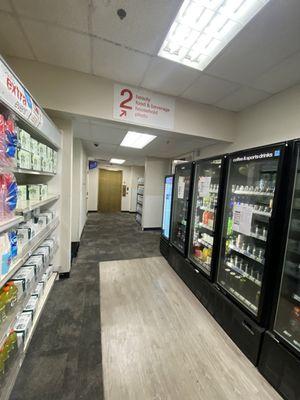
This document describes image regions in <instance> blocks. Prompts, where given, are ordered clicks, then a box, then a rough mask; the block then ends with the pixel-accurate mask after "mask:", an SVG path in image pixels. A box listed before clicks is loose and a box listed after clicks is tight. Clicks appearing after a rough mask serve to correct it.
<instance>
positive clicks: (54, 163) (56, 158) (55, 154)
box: [53, 150, 58, 174]
mask: <svg viewBox="0 0 300 400" xmlns="http://www.w3.org/2000/svg"><path fill="white" fill-rule="evenodd" d="M57 163H58V154H57V151H55V150H53V173H54V174H56V173H57Z"/></svg>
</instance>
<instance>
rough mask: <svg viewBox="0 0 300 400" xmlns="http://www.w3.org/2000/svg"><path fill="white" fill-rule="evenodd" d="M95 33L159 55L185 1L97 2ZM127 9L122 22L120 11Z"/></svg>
mask: <svg viewBox="0 0 300 400" xmlns="http://www.w3.org/2000/svg"><path fill="white" fill-rule="evenodd" d="M93 3H94V6H95V9H94V12H93V16H92V25H93V32H94V33H95V34H96V35H98V36H100V37H102V38H105V39H108V40H111V41H113V42H117V43H121V44H123V45H126V46H129V47H132V48H134V49H137V50H140V51H143V52H146V53H151V54H157V52H158V50H159V48H160V46H161V45H162V42H163V40H164V37H165V35H166V33H167V31H168V29H169V27H170V25H171V23H172V21H173V19H174V18H175V16H176V14H177V11H178V9H179V7H180V6H181V3H182V0H155V1H151V0H130V1H124V0H110V1H104V0H94V2H93ZM119 8H124V9H125V10H126V12H127V16H126V18H124V19H123V20H120V18H119V17H118V16H117V10H118V9H119Z"/></svg>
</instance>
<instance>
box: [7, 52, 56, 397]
mask: <svg viewBox="0 0 300 400" xmlns="http://www.w3.org/2000/svg"><path fill="white" fill-rule="evenodd" d="M0 70H1V73H3V75H5V76H9V79H10V80H11V81H12V84H13V85H14V86H15V87H17V88H18V92H19V93H23V92H25V97H24V98H26V101H25V102H24V100H23V101H22V100H20V98H18V97H15V96H14V93H13V92H11V91H10V90H9V88H8V87H6V86H5V85H3V86H1V90H0V112H1V113H2V114H4V115H5V116H7V115H10V116H13V118H14V120H15V125H16V126H18V127H19V128H20V129H24V130H25V131H27V132H28V133H29V134H30V135H31V137H33V138H34V139H36V140H37V141H38V142H40V143H43V144H45V145H46V146H48V147H49V148H51V149H53V150H54V151H56V152H57V155H58V166H57V172H56V173H54V172H53V173H52V172H44V171H36V170H30V169H23V168H18V167H17V166H12V167H11V168H9V169H8V168H7V167H5V168H4V167H1V166H0V174H1V172H2V171H5V172H10V173H12V174H14V175H15V179H16V181H17V184H18V185H20V184H21V185H26V184H39V183H41V184H47V185H48V189H49V192H50V193H51V194H49V195H48V196H47V197H46V198H43V199H41V200H38V201H33V200H31V201H23V202H18V205H17V208H16V210H15V215H14V216H12V217H11V218H8V219H6V220H3V221H0V233H2V234H4V233H5V232H8V231H10V230H12V229H14V230H17V228H18V226H19V224H21V223H23V222H26V221H27V220H29V219H30V218H32V216H33V213H34V215H37V214H38V212H39V210H42V211H52V212H53V214H54V218H53V220H52V221H50V222H49V223H48V224H47V225H46V226H45V227H43V229H41V230H40V231H38V233H36V235H35V236H34V237H33V238H32V239H31V240H29V242H28V243H26V244H25V246H24V247H23V248H22V249H19V251H18V254H17V256H16V257H15V258H14V259H13V260H12V263H11V265H10V267H9V270H8V272H7V273H6V274H5V275H0V290H1V288H2V287H3V286H4V285H5V284H6V283H7V282H8V281H9V280H10V279H11V278H12V277H13V275H14V274H15V273H16V272H17V271H18V270H19V269H20V268H21V267H22V266H23V265H24V263H25V262H26V261H27V260H28V258H29V257H30V256H31V255H32V254H33V253H34V251H35V250H36V249H37V248H38V247H39V246H40V245H41V243H42V242H43V241H44V240H46V239H47V238H49V237H50V236H55V237H56V240H57V241H59V236H60V232H59V229H60V220H61V205H60V198H61V187H62V185H61V150H60V149H61V132H60V131H59V130H58V129H57V128H56V126H55V125H54V124H53V123H52V121H51V120H50V119H49V117H48V116H47V115H46V113H45V112H44V111H43V110H42V108H41V107H40V106H39V105H38V103H37V102H36V101H35V100H34V99H33V98H32V96H31V94H30V93H29V91H28V90H27V89H25V87H24V86H23V84H22V83H21V82H20V80H19V79H18V78H17V76H16V75H15V74H14V72H13V71H12V70H11V69H10V67H9V66H8V65H7V64H6V62H5V61H4V60H3V59H2V58H0ZM61 257H62V256H61V249H60V248H59V246H58V247H57V248H56V249H55V252H54V255H53V257H52V260H51V264H52V265H53V270H54V272H53V274H52V276H50V277H49V279H48V281H47V282H46V283H45V287H44V292H43V295H42V297H41V299H40V300H39V304H38V308H37V310H36V312H35V315H34V320H33V324H32V326H31V329H30V332H29V334H28V336H27V338H26V341H25V342H24V344H23V346H19V348H18V354H16V356H15V357H14V359H13V360H10V362H9V368H8V370H7V372H6V373H5V380H4V382H2V386H1V389H0V400H7V399H8V398H9V396H10V392H11V390H12V387H13V385H14V382H15V380H16V377H17V375H18V372H19V369H20V367H21V365H22V362H23V360H24V357H25V354H26V351H27V349H28V346H29V343H30V340H31V338H32V335H33V332H34V330H35V328H36V325H37V323H38V320H39V318H40V317H41V314H42V310H43V307H44V305H45V303H46V300H47V298H48V296H49V294H50V291H51V289H52V287H53V285H54V282H55V279H56V278H57V276H58V272H59V268H60V265H61ZM37 282H38V280H37ZM32 293H33V292H32V290H30V289H29V290H28V291H26V292H25V293H24V295H23V296H22V297H21V298H19V299H18V301H17V304H16V305H15V306H14V307H13V308H12V310H11V311H10V313H8V315H7V318H6V320H5V321H4V322H2V323H1V325H0V347H1V345H2V344H3V342H4V339H5V337H6V336H7V334H8V333H9V331H10V330H11V329H12V328H13V327H14V324H15V322H16V319H17V317H18V315H19V314H20V313H21V312H22V311H23V309H24V305H25V304H26V303H27V301H28V299H29V297H30V295H31V294H32Z"/></svg>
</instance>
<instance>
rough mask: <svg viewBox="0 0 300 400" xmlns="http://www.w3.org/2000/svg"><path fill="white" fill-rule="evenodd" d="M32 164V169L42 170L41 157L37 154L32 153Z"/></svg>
mask: <svg viewBox="0 0 300 400" xmlns="http://www.w3.org/2000/svg"><path fill="white" fill-rule="evenodd" d="M31 165H32V169H33V170H34V171H41V169H42V160H41V157H40V156H38V155H36V154H32V155H31Z"/></svg>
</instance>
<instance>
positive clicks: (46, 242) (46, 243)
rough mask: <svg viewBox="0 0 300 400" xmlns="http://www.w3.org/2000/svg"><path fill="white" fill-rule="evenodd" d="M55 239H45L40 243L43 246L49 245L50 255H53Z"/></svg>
mask: <svg viewBox="0 0 300 400" xmlns="http://www.w3.org/2000/svg"><path fill="white" fill-rule="evenodd" d="M55 244H56V243H55V240H54V239H47V240H45V241H44V242H43V243H42V246H43V247H46V246H47V247H49V252H50V257H52V256H53V254H54V248H55Z"/></svg>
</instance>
